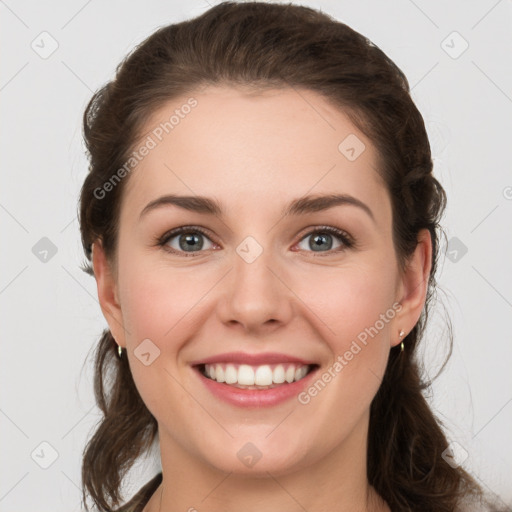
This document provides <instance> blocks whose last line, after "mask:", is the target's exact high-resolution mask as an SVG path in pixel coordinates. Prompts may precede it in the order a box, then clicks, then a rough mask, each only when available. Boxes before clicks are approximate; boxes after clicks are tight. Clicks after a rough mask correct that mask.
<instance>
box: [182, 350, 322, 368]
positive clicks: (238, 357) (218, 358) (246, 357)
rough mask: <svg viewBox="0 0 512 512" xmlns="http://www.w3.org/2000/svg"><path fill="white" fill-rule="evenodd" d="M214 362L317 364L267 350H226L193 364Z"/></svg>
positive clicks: (192, 362)
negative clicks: (261, 351) (262, 351)
mask: <svg viewBox="0 0 512 512" xmlns="http://www.w3.org/2000/svg"><path fill="white" fill-rule="evenodd" d="M214 363H240V364H248V365H255V366H256V365H262V364H277V363H297V364H304V365H306V364H309V365H313V364H317V363H315V362H314V361H306V360H305V359H301V358H300V357H294V356H289V355H287V354H279V353H277V352H265V353H261V354H247V353H245V352H229V353H228V352H226V353H224V354H217V355H215V356H211V357H206V358H204V359H198V360H196V361H191V363H190V364H191V365H192V366H197V365H200V364H214Z"/></svg>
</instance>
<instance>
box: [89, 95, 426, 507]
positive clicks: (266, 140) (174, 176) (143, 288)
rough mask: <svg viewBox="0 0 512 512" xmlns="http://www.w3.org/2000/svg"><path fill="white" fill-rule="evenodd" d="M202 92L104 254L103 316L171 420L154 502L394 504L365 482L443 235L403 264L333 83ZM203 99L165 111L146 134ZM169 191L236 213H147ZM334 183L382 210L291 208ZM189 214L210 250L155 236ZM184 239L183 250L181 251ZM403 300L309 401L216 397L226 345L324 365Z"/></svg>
mask: <svg viewBox="0 0 512 512" xmlns="http://www.w3.org/2000/svg"><path fill="white" fill-rule="evenodd" d="M193 96H194V97H195V98H196V99H197V101H198V105H197V107H195V109H193V110H192V111H191V112H190V114H188V116H186V117H185V118H184V119H183V120H181V121H180V124H179V125H177V126H176V127H175V128H174V129H173V131H172V132H171V133H169V134H168V135H167V136H165V137H164V139H163V140H162V141H161V142H160V143H159V144H158V145H157V147H156V148H154V149H152V150H151V151H150V153H149V154H148V155H147V156H146V157H145V158H144V159H143V160H142V161H141V162H140V163H139V164H138V166H137V168H136V169H135V170H134V171H132V173H131V175H130V176H129V178H128V182H127V183H126V185H127V187H126V188H125V190H124V195H123V201H122V207H121V212H120V227H119V239H118V249H117V253H116V259H115V262H113V263H112V264H109V262H108V261H107V259H106V257H105V254H104V252H103V250H102V247H101V243H100V242H99V241H98V242H97V243H95V244H94V249H93V266H94V271H95V276H96V280H97V286H98V297H99V301H100V304H101V308H102V311H103V314H104V316H105V318H106V320H107V322H108V324H109V327H110V329H111V332H112V334H113V336H114V338H115V339H116V341H117V343H118V344H119V345H121V346H122V347H124V348H126V349H127V354H128V358H129V363H130V367H131V370H132V373H133V377H134V380H135V383H136V385H137V388H138V390H139V392H140V394H141V397H142V399H143V400H144V402H145V403H146V405H147V407H148V409H149V410H150V411H151V413H152V414H153V415H154V417H155V418H156V420H157V422H158V427H159V437H160V449H161V460H162V472H163V477H164V478H163V484H162V485H161V486H160V488H159V489H158V490H157V491H156V492H155V494H154V495H153V496H152V498H151V500H150V501H149V503H148V504H147V506H146V507H145V509H144V512H157V511H158V510H162V511H163V510H165V511H166V512H175V511H176V512H177V511H185V510H189V509H190V508H191V507H194V508H195V509H197V510H198V511H200V510H208V511H209V512H226V511H235V510H240V509H243V510H246V511H249V512H256V511H260V510H265V511H267V512H278V511H279V512H282V511H283V510H285V511H303V510H308V511H309V512H320V511H327V510H329V511H332V510H347V511H348V510H350V511H370V510H371V511H389V508H388V506H387V504H386V503H385V502H383V500H381V499H380V498H379V497H378V496H377V494H376V492H375V491H374V489H373V488H372V487H371V486H369V484H368V481H367V478H366V442H367V436H368V421H369V408H370V404H371V401H372V399H373V397H374V396H375V394H376V392H377V390H378V388H379V385H380V382H381V378H382V376H383V374H384V370H385V367H386V363H387V359H388V356H389V350H390V349H391V347H393V346H394V345H397V344H399V343H400V341H401V340H400V338H399V331H400V330H401V329H403V330H404V331H405V333H406V334H407V333H408V332H409V331H410V330H411V329H412V328H413V327H414V325H415V324H416V322H417V321H418V319H419V317H420V314H421V311H422V308H423V305H424V302H425V296H426V291H427V287H426V285H427V279H428V275H429V272H430V268H431V251H432V248H431V239H430V236H429V234H428V232H427V231H422V232H421V233H420V236H419V238H418V246H417V249H416V251H415V253H414V254H413V255H412V257H411V259H410V261H409V265H408V266H407V269H406V271H404V272H403V273H401V272H400V270H399V267H398V263H397V258H396V253H395V249H394V246H393V243H392V237H391V233H392V231H391V228H392V215H391V212H392V210H391V201H390V198H389V193H388V191H387V190H386V188H385V186H384V184H383V182H382V181H381V180H380V178H379V175H378V173H377V171H376V169H377V165H378V155H377V152H376V150H375V148H374V147H373V145H372V144H371V142H370V140H369V139H368V138H367V137H366V136H365V135H364V134H363V133H361V132H360V131H358V130H357V129H356V128H355V126H354V125H353V124H352V123H351V122H350V121H349V119H348V117H346V116H345V115H344V114H343V112H341V111H340V110H339V109H337V108H335V107H334V106H332V105H331V104H330V103H328V102H327V101H326V100H325V99H324V98H322V97H321V96H320V95H318V94H317V93H315V92H312V91H307V90H302V91H300V92H299V91H297V90H293V89H289V88H285V89H280V90H271V91H265V92H259V93H258V94H255V93H250V92H249V91H248V90H246V89H243V88H241V87H238V88H234V87H231V86H228V85H225V86H216V87H209V88H207V89H204V90H202V91H201V92H197V94H194V95H193ZM187 98H188V96H187V97H183V98H179V99H174V100H173V101H170V102H168V103H166V104H165V105H164V106H162V107H161V108H160V109H159V110H158V111H155V112H154V114H153V116H152V117H151V119H149V121H148V123H147V125H146V126H145V130H144V133H149V132H150V131H151V130H152V129H153V128H154V127H155V126H156V125H158V123H159V122H161V121H164V120H166V119H169V116H170V115H171V114H172V113H173V111H174V110H175V109H176V108H179V107H180V105H183V104H184V103H185V102H186V99H187ZM349 134H355V135H356V136H357V137H358V138H359V139H360V140H361V141H363V143H364V144H365V146H366V149H365V150H364V151H363V152H362V153H361V155H360V156H359V157H358V158H357V159H356V160H354V161H349V160H348V159H347V158H346V157H345V156H344V155H343V154H342V153H341V152H340V151H339V150H338V145H339V144H340V142H341V141H342V140H343V139H345V137H346V136H347V135H349ZM170 193H173V194H180V195H181V194H183V195H194V196H196V195H200V196H208V197H212V198H215V199H217V200H218V201H219V202H220V203H221V204H222V207H223V216H222V217H220V216H218V215H207V214H201V213H196V212H191V211H187V210H184V209H181V208H179V207H176V206H166V207H162V208H159V209H155V210H153V211H151V212H149V213H147V215H145V216H143V217H142V219H141V220H140V219H139V215H140V213H141V211H142V210H143V209H144V207H145V206H146V205H147V204H148V203H149V202H150V201H152V200H154V199H156V198H158V197H160V196H162V195H165V194H170ZM331 193H347V194H350V195H352V196H355V197H356V198H358V199H360V200H361V201H363V202H364V203H366V204H367V205H368V206H369V207H370V208H371V210H372V212H373V215H374V217H375V221H373V220H372V219H371V218H370V216H369V215H368V214H367V213H365V212H364V211H363V209H361V208H358V207H356V206H352V205H342V206H336V207H334V208H331V209H328V210H325V211H320V212H315V213H308V214H306V215H301V216H294V217H293V216H292V217H289V218H288V217H283V216H282V214H281V211H282V209H283V208H284V207H285V206H286V205H287V204H288V203H289V202H290V201H292V200H293V199H296V198H299V197H301V196H303V195H305V194H331ZM105 200H108V199H105ZM190 225H194V226H201V227H203V228H204V229H206V230H207V231H208V233H209V235H208V236H205V237H203V236H202V235H201V234H200V233H196V234H197V236H198V237H199V240H200V241H199V244H200V243H201V241H202V242H203V244H204V245H203V248H202V251H201V252H193V251H188V254H190V253H193V254H195V255H196V256H192V257H186V256H184V254H185V251H183V249H181V253H179V254H172V253H170V252H167V251H166V250H165V249H164V248H162V247H160V246H158V245H157V244H156V242H155V239H157V238H158V237H161V236H162V235H164V234H165V233H166V232H167V231H169V230H170V229H173V228H176V227H179V226H190ZM322 226H333V227H336V228H339V229H342V230H344V231H346V232H347V233H349V234H350V235H351V236H352V237H353V238H354V239H355V240H356V245H355V246H354V247H350V248H348V247H344V246H343V242H342V241H341V240H339V239H337V238H336V236H335V235H332V238H331V237H330V236H329V235H328V241H330V242H332V244H333V245H332V248H331V249H330V251H326V250H322V249H321V248H318V246H316V245H315V244H314V235H315V234H317V233H316V232H315V229H317V228H318V230H320V231H321V229H320V228H321V227H322ZM210 235H211V236H210ZM247 236H252V237H253V238H254V239H255V240H256V241H257V242H258V243H259V244H260V246H261V247H262V248H263V252H262V254H261V255H260V256H259V257H258V258H257V259H256V260H255V261H254V262H252V263H248V262H247V261H245V260H244V259H243V258H241V257H240V256H239V255H238V253H237V252H236V248H237V247H238V246H239V244H240V243H241V242H242V240H244V239H245V238H246V237H247ZM179 239H180V235H176V236H175V237H174V238H173V239H172V240H170V241H169V242H168V245H171V246H172V247H173V248H174V249H175V250H177V251H180V246H179ZM196 246H197V244H196ZM339 247H342V250H340V251H337V250H336V249H338V248H339ZM397 302H399V303H400V304H401V306H402V307H401V309H400V311H398V312H396V314H395V315H394V318H392V319H391V320H389V322H388V323H385V326H384V328H382V329H381V330H380V331H379V332H378V335H376V336H374V337H373V338H370V340H371V341H370V342H369V343H368V344H367V345H366V346H364V348H363V349H362V350H361V351H360V352H359V353H358V354H357V355H356V356H354V358H353V359H352V360H351V361H350V362H349V363H348V364H347V365H346V366H345V367H344V368H343V370H342V371H341V372H340V373H339V374H338V375H337V376H336V378H334V379H332V381H331V382H330V383H329V384H328V385H327V386H326V387H325V389H323V390H322V391H321V393H319V394H318V395H317V396H316V397H315V398H313V399H312V400H311V401H310V402H309V403H308V404H307V405H303V404H301V403H299V402H298V401H297V400H296V399H292V400H288V401H286V402H285V403H283V404H280V405H277V406H273V407H268V408H263V409H259V410H258V409H249V410H247V409H241V408H237V407H236V406H233V405H230V404H227V403H224V402H222V401H220V400H219V399H217V398H215V397H214V396H213V395H211V394H210V392H209V391H208V390H207V389H206V388H205V387H204V385H203V383H202V382H201V381H200V379H199V378H198V376H197V375H196V374H195V371H194V370H192V368H191V366H190V365H189V363H190V362H191V361H193V360H197V359H200V358H205V357H208V356H212V355H215V354H219V353H222V352H231V351H239V350H243V351H245V352H248V353H260V352H284V353H286V354H290V355H295V356H298V357H302V358H305V359H307V360H314V361H317V362H318V364H320V366H321V370H320V373H323V372H325V371H326V369H327V368H329V367H330V366H332V364H333V363H334V361H335V360H336V357H337V356H338V355H340V354H341V355H342V354H344V353H345V352H346V351H347V350H348V349H349V347H350V344H351V343H352V341H353V340H355V339H356V337H357V335H358V334H359V333H360V332H361V331H363V330H364V329H365V328H367V327H369V326H373V325H374V324H375V322H376V320H378V319H379V315H380V314H383V313H386V312H387V311H389V310H390V308H392V305H393V304H394V303H397ZM146 338H149V339H150V340H151V341H152V343H154V344H155V345H156V346H157V347H158V348H159V350H160V356H159V357H157V358H156V359H155V360H154V361H153V362H152V364H150V365H149V366H145V365H144V364H142V363H141V362H140V361H139V359H138V358H137V357H136V356H135V355H134V350H135V349H136V348H137V346H138V345H139V344H140V343H141V341H142V340H144V339H146ZM406 349H407V347H406ZM123 357H126V355H124V354H123ZM248 442H251V443H253V444H254V445H255V446H256V447H257V448H258V450H259V451H260V452H261V454H262V456H261V459H260V460H259V461H258V462H257V463H256V464H255V465H254V466H252V467H247V466H245V465H244V464H242V463H241V462H240V460H239V459H238V457H237V452H238V451H239V450H240V449H241V448H242V447H243V446H244V445H245V444H246V443H248ZM160 501H161V503H160ZM160 507H161V508H160Z"/></svg>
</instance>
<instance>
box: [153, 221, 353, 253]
mask: <svg viewBox="0 0 512 512" xmlns="http://www.w3.org/2000/svg"><path fill="white" fill-rule="evenodd" d="M182 233H187V234H194V233H201V234H202V235H204V236H205V237H207V238H208V239H209V240H210V241H212V242H214V241H213V240H211V239H210V237H209V235H208V233H207V232H206V231H205V230H204V229H202V228H200V227H199V226H181V227H179V228H176V229H173V230H171V231H168V232H167V233H165V234H164V235H163V236H161V237H159V238H157V240H156V245H158V246H160V247H162V249H164V250H165V251H167V252H169V253H171V254H179V255H180V256H185V257H197V256H200V255H201V253H203V252H204V250H201V251H194V252H195V253H196V254H194V252H191V253H187V252H185V251H176V250H175V249H171V248H170V247H169V246H168V245H167V243H168V242H169V240H171V239H172V238H174V237H176V236H177V235H181V234H182ZM325 233H329V234H331V235H334V236H336V237H337V238H339V240H340V241H341V242H342V243H343V247H339V248H337V249H329V250H328V251H321V252H319V253H315V252H314V251H306V252H313V255H314V257H317V256H320V257H322V256H325V255H326V256H329V255H332V254H333V253H338V252H341V251H344V250H346V249H350V248H354V247H355V240H354V238H353V237H352V236H351V235H349V234H348V233H347V232H346V231H343V230H341V229H338V228H335V227H332V226H320V227H318V228H316V229H313V230H312V231H309V232H307V233H306V234H305V235H304V236H303V237H302V238H301V239H300V240H299V242H302V240H304V239H305V238H307V237H308V236H311V235H315V234H325ZM214 243H215V242H214ZM207 250H208V249H207Z"/></svg>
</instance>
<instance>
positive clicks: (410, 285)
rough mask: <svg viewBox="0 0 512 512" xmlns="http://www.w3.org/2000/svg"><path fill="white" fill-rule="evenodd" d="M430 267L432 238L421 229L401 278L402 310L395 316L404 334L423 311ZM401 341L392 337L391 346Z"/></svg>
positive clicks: (426, 231)
mask: <svg viewBox="0 0 512 512" xmlns="http://www.w3.org/2000/svg"><path fill="white" fill-rule="evenodd" d="M431 267H432V238H431V236H430V231H429V230H428V229H422V230H421V231H420V232H419V234H418V244H417V246H416V249H415V250H414V253H413V254H412V255H411V257H410V258H409V261H408V262H407V265H406V268H405V270H404V272H403V275H402V277H401V285H400V290H401V299H400V300H399V302H400V304H401V305H402V308H401V309H400V313H399V314H398V315H397V325H398V326H399V329H401V330H403V331H405V332H406V333H409V332H411V331H412V329H413V328H414V326H415V325H416V323H417V322H418V320H419V318H420V316H421V312H422V311H423V307H424V305H425V299H426V296H427V291H428V281H429V277H430V270H431ZM401 341H402V340H401V338H399V337H396V338H395V337H393V338H392V339H391V345H392V346H395V345H398V344H399V343H401ZM406 343H407V341H406Z"/></svg>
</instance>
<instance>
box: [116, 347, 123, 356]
mask: <svg viewBox="0 0 512 512" xmlns="http://www.w3.org/2000/svg"><path fill="white" fill-rule="evenodd" d="M117 353H118V354H119V359H121V356H122V355H123V347H121V345H118V346H117Z"/></svg>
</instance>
